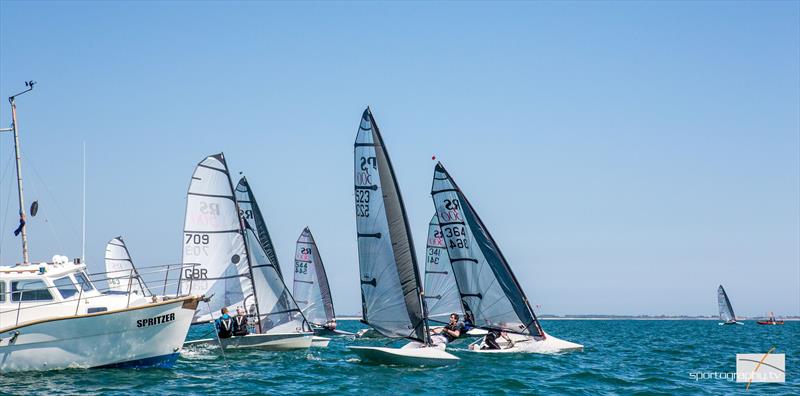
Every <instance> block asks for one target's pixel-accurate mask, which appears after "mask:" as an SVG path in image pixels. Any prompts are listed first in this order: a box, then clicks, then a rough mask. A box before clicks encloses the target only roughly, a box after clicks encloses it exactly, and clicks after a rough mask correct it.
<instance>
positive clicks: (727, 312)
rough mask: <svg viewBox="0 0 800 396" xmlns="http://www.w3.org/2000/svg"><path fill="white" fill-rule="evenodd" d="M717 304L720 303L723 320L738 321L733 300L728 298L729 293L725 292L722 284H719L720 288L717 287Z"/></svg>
mask: <svg viewBox="0 0 800 396" xmlns="http://www.w3.org/2000/svg"><path fill="white" fill-rule="evenodd" d="M717 304H718V305H719V320H721V321H723V322H730V321H734V322H735V321H736V315H735V314H734V313H733V307H732V306H731V300H729V299H728V294H727V293H725V289H723V288H722V285H719V289H717Z"/></svg>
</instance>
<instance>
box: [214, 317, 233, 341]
mask: <svg viewBox="0 0 800 396" xmlns="http://www.w3.org/2000/svg"><path fill="white" fill-rule="evenodd" d="M217 335H219V338H231V336H232V335H233V318H231V317H230V316H228V317H227V318H226V317H221V318H219V319H217Z"/></svg>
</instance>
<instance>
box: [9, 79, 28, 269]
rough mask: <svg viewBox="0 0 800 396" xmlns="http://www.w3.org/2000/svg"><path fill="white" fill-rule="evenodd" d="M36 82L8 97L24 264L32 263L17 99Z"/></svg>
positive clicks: (17, 231) (18, 232)
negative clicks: (26, 219)
mask: <svg viewBox="0 0 800 396" xmlns="http://www.w3.org/2000/svg"><path fill="white" fill-rule="evenodd" d="M34 84H36V81H33V80H29V81H25V87H27V89H26V90H24V91H22V92H20V93H18V94H16V95H11V96H9V97H8V103H10V104H11V131H12V132H13V133H14V154H15V156H16V159H17V196H18V198H19V227H17V230H16V231H14V235H19V234H22V264H23V265H24V264H28V263H30V258H29V257H28V233H27V232H26V227H25V194H24V193H23V191H22V157H21V156H20V150H19V129H18V128H17V104H16V98H17V96H20V95H22V94H24V93H26V92H30V91H32V90H33V86H34ZM6 131H8V129H2V130H0V132H6Z"/></svg>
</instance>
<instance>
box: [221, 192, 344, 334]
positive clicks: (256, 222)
mask: <svg viewBox="0 0 800 396" xmlns="http://www.w3.org/2000/svg"><path fill="white" fill-rule="evenodd" d="M236 202H237V203H238V204H239V215H240V216H241V217H242V218H243V219H244V220H245V221H246V222H247V224H248V225H249V226H250V227H251V228H252V229H253V230H254V231H255V232H256V235H257V243H258V244H259V245H261V251H263V252H264V254H265V255H266V256H267V257H266V259H265V262H268V263H270V267H271V271H272V270H274V272H277V274H278V275H277V278H279V279H280V281H281V285H280V286H279V285H277V284H276V285H275V286H276V287H278V289H280V290H285V292H283V293H281V294H280V296H279V297H278V299H279V302H278V306H280V307H290V306H292V307H297V309H299V310H300V311H301V312H302V308H300V307H299V306H298V304H297V300H296V299H294V295H293V294H290V293H289V290H288V288H286V283H285V282H284V280H283V274H282V273H281V265H280V263H279V262H278V255H277V254H276V253H275V247H274V245H273V244H272V238H270V236H269V231H268V230H267V222H266V221H264V216H263V215H262V214H261V209H260V208H259V207H258V201H256V197H255V194H253V189H252V188H250V183H248V182H247V178H246V177H244V176H242V177H241V178H240V179H239V183H237V184H236ZM292 314H293V315H297V312H295V311H293V313H292ZM300 315H302V316H303V320H304V321H306V323H307V324H309V323H308V317H307V316H306V315H305V314H302V313H301V314H300ZM307 330H308V331H312V330H313V329H311V328H309V329H307ZM304 331H305V330H304ZM330 340H331V339H330V338H325V337H320V336H316V335H315V336H314V337H313V338H312V341H311V346H312V347H319V348H325V347H327V346H328V343H329V342H330Z"/></svg>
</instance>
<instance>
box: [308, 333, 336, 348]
mask: <svg viewBox="0 0 800 396" xmlns="http://www.w3.org/2000/svg"><path fill="white" fill-rule="evenodd" d="M330 342H331V339H330V338H327V337H319V336H314V337H312V338H311V346H312V347H313V348H327V347H328V344H329V343H330Z"/></svg>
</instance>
